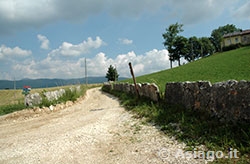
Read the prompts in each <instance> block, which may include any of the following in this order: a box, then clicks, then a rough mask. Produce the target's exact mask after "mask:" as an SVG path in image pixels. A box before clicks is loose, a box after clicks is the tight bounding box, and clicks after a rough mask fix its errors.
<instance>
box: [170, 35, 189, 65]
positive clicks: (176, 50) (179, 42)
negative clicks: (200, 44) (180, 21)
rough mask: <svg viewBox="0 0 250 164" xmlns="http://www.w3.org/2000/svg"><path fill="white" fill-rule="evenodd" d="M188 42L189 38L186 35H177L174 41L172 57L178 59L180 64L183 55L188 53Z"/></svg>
mask: <svg viewBox="0 0 250 164" xmlns="http://www.w3.org/2000/svg"><path fill="white" fill-rule="evenodd" d="M187 43H188V40H187V38H185V37H184V36H177V37H176V38H175V40H174V42H173V50H172V55H173V56H172V57H173V59H174V60H177V61H178V65H179V66H180V65H181V63H180V59H181V57H182V56H185V55H186V54H187V53H188V48H187Z"/></svg>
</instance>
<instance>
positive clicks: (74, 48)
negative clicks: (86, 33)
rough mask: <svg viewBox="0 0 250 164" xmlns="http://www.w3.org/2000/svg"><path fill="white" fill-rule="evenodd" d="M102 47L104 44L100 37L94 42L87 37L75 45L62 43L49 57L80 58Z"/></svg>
mask: <svg viewBox="0 0 250 164" xmlns="http://www.w3.org/2000/svg"><path fill="white" fill-rule="evenodd" d="M103 45H105V42H104V41H103V40H102V39H101V38H100V37H96V39H95V40H93V39H92V38H91V37H89V38H88V39H87V41H83V42H82V43H79V44H76V45H74V44H72V43H68V42H63V43H62V45H61V46H60V47H59V48H57V49H55V50H53V51H51V52H50V53H49V56H51V57H53V56H57V55H59V56H65V57H67V56H68V57H70V56H80V55H83V54H87V53H89V52H90V50H92V49H97V48H99V47H101V46H103Z"/></svg>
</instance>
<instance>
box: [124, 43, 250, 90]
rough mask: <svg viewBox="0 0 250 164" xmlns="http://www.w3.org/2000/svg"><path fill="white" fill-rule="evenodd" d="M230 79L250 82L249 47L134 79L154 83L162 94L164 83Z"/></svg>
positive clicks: (213, 81)
mask: <svg viewBox="0 0 250 164" xmlns="http://www.w3.org/2000/svg"><path fill="white" fill-rule="evenodd" d="M230 79H235V80H250V46H248V47H243V48H240V49H236V50H232V51H227V52H223V53H216V54H214V55H211V56H209V57H206V58H203V59H200V60H197V61H194V62H191V63H188V64H185V65H182V66H180V67H176V68H173V69H168V70H164V71H160V72H156V73H152V74H148V75H143V76H140V77H137V78H136V80H137V82H140V83H142V82H150V83H156V84H157V85H158V86H159V88H160V90H161V91H162V92H164V88H165V84H166V82H183V81H199V80H207V81H210V82H212V83H215V82H219V81H227V80H230ZM126 82H132V80H131V79H129V80H126Z"/></svg>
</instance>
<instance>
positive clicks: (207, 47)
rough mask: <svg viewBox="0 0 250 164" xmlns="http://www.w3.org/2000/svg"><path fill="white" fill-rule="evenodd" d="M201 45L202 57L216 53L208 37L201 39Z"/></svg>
mask: <svg viewBox="0 0 250 164" xmlns="http://www.w3.org/2000/svg"><path fill="white" fill-rule="evenodd" d="M199 40H200V43H201V56H200V57H204V56H207V55H212V54H213V53H214V46H213V44H212V42H211V41H210V39H209V38H208V37H201V38H199Z"/></svg>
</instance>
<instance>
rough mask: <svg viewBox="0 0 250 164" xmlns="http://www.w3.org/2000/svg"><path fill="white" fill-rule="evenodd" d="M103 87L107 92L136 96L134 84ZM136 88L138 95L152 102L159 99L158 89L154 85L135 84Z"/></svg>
mask: <svg viewBox="0 0 250 164" xmlns="http://www.w3.org/2000/svg"><path fill="white" fill-rule="evenodd" d="M104 85H105V87H106V88H107V89H108V90H112V89H113V90H116V91H121V92H125V93H132V94H136V90H135V86H134V84H129V83H113V84H112V83H105V84H104ZM137 88H138V91H139V95H140V96H143V97H147V98H149V99H151V100H153V101H156V102H157V101H159V99H160V96H159V95H160V94H159V93H160V92H159V88H158V86H157V85H156V84H149V83H143V84H140V83H138V84H137Z"/></svg>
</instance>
